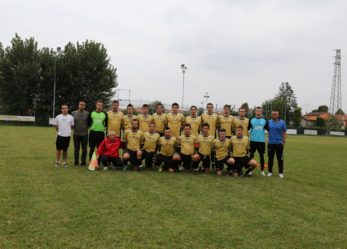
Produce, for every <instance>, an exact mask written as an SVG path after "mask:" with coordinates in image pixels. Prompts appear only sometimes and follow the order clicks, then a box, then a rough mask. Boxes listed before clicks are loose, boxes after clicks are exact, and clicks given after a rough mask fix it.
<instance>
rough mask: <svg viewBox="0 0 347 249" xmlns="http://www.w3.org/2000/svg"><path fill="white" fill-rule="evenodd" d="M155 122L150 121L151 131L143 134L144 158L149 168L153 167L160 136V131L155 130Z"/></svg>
mask: <svg viewBox="0 0 347 249" xmlns="http://www.w3.org/2000/svg"><path fill="white" fill-rule="evenodd" d="M155 127H156V125H155V123H154V122H150V123H149V131H148V132H145V133H144V134H143V138H144V144H143V158H144V159H145V166H146V168H147V169H152V167H153V156H154V153H155V151H156V149H157V143H158V139H159V138H160V135H159V133H156V132H155Z"/></svg>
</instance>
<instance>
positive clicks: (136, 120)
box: [131, 118, 140, 127]
mask: <svg viewBox="0 0 347 249" xmlns="http://www.w3.org/2000/svg"><path fill="white" fill-rule="evenodd" d="M132 122H136V123H137V127H138V126H139V125H140V122H139V120H138V119H136V118H133V119H132V120H131V123H132Z"/></svg>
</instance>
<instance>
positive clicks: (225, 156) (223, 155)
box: [213, 129, 234, 175]
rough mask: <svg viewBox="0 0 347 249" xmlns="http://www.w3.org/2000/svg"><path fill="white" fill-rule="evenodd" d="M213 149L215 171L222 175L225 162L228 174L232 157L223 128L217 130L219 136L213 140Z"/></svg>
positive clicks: (232, 160)
mask: <svg viewBox="0 0 347 249" xmlns="http://www.w3.org/2000/svg"><path fill="white" fill-rule="evenodd" d="M213 149H214V150H215V151H216V159H217V160H216V173H217V175H222V173H223V169H224V164H227V166H228V168H227V170H228V174H229V172H231V171H232V166H233V165H234V159H233V158H231V157H230V155H229V154H230V139H228V138H227V137H226V131H225V129H220V130H219V138H217V139H215V140H214V141H213Z"/></svg>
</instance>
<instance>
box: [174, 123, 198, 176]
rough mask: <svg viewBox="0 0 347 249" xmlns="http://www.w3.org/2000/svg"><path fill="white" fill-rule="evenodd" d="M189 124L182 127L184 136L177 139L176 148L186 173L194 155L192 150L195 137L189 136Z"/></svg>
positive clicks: (189, 168)
mask: <svg viewBox="0 0 347 249" xmlns="http://www.w3.org/2000/svg"><path fill="white" fill-rule="evenodd" d="M190 132H191V126H190V124H185V125H184V134H183V135H181V136H179V137H178V139H177V147H178V149H179V151H180V157H181V163H182V165H183V167H184V170H185V171H186V172H188V171H190V170H191V167H192V156H193V155H194V148H195V143H196V137H195V136H194V135H191V134H190Z"/></svg>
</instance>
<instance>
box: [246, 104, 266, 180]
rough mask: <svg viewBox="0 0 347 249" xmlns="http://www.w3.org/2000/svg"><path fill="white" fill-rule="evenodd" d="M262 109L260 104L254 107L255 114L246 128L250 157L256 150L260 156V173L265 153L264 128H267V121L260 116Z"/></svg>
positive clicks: (262, 171)
mask: <svg viewBox="0 0 347 249" xmlns="http://www.w3.org/2000/svg"><path fill="white" fill-rule="evenodd" d="M262 114H263V110H262V108H261V107H260V106H258V107H256V108H255V116H254V117H253V118H251V119H250V120H249V124H248V130H249V137H250V146H251V148H250V150H249V152H250V157H251V158H253V157H254V153H255V152H256V151H258V153H259V158H260V174H261V175H263V176H265V173H264V163H265V160H264V153H265V130H267V129H268V122H267V120H266V119H265V118H263V117H262Z"/></svg>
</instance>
